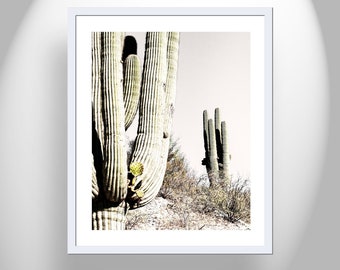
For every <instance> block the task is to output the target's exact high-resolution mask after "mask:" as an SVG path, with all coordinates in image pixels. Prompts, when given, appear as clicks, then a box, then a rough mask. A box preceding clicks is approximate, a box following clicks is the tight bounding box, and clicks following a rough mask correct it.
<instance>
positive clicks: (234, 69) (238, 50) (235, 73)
mask: <svg viewBox="0 0 340 270" xmlns="http://www.w3.org/2000/svg"><path fill="white" fill-rule="evenodd" d="M126 34H132V35H134V36H135V37H136V39H137V42H138V55H139V56H140V57H141V60H142V59H143V50H144V34H142V33H137V34H136V33H126ZM177 76H178V77H177V93H176V103H175V114H174V119H173V135H174V137H175V138H177V139H179V143H180V146H181V150H182V152H183V153H184V154H185V156H186V158H187V160H188V162H189V164H190V166H191V167H192V168H193V169H194V170H195V171H196V173H197V174H198V175H201V174H204V173H206V170H205V167H204V166H202V165H201V160H202V159H203V157H204V145H203V127H202V122H203V120H202V117H203V116H202V114H203V110H205V109H207V110H208V114H209V118H213V117H214V109H215V108H216V107H219V108H220V113H221V121H226V124H227V132H228V140H229V150H230V154H231V156H232V159H231V163H230V172H231V173H232V174H233V175H235V176H237V175H242V176H244V177H249V174H250V33H248V32H244V33H237V32H233V33H231V32H228V33H213V32H209V33H200V32H195V33H181V34H180V49H179V63H178V75H177ZM136 119H137V117H136ZM135 122H137V121H135ZM135 134H136V123H135V124H134V125H133V126H132V127H130V129H129V130H128V135H129V137H130V138H133V137H134V136H135Z"/></svg>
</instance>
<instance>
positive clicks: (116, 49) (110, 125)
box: [102, 33, 127, 202]
mask: <svg viewBox="0 0 340 270" xmlns="http://www.w3.org/2000/svg"><path fill="white" fill-rule="evenodd" d="M103 38H104V44H105V46H104V48H102V49H103V72H102V73H103V87H102V90H103V114H104V116H103V124H104V147H103V157H104V164H103V165H104V167H103V172H104V175H103V188H104V192H105V195H106V198H107V199H108V200H109V201H112V202H120V201H122V200H123V199H124V198H125V195H126V192H127V191H126V188H127V168H126V158H127V154H126V149H125V127H124V125H125V124H124V123H125V121H124V119H125V113H124V101H123V75H122V74H123V72H122V63H121V52H122V47H121V44H122V41H121V33H103Z"/></svg>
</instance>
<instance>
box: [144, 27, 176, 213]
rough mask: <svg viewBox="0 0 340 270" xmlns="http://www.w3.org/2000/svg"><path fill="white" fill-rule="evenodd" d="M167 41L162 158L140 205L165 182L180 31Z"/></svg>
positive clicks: (155, 193) (156, 192) (172, 34)
mask: <svg viewBox="0 0 340 270" xmlns="http://www.w3.org/2000/svg"><path fill="white" fill-rule="evenodd" d="M167 38H168V43H167V55H166V59H167V77H166V85H165V103H164V107H163V108H164V109H163V111H164V120H163V136H162V139H161V152H160V160H159V162H158V169H157V170H156V173H155V175H154V177H153V179H154V180H153V181H149V182H146V184H149V185H145V186H144V190H145V191H144V193H145V197H142V198H141V201H140V202H139V204H140V206H143V205H145V204H146V203H148V202H149V201H150V200H152V199H153V198H154V197H156V195H157V194H158V192H159V189H160V188H161V185H162V183H163V178H164V174H165V170H166V165H167V158H168V149H169V144H170V134H171V128H172V119H173V114H174V108H175V107H174V104H175V99H176V80H177V62H178V55H179V33H178V32H169V33H168V37H167Z"/></svg>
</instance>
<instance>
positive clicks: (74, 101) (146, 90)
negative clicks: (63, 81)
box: [68, 7, 272, 254]
mask: <svg viewBox="0 0 340 270" xmlns="http://www.w3.org/2000/svg"><path fill="white" fill-rule="evenodd" d="M68 253H69V254H150V253H151V254H250V253H251V254H271V253H272V8H270V7H265V8H71V9H69V40H68Z"/></svg>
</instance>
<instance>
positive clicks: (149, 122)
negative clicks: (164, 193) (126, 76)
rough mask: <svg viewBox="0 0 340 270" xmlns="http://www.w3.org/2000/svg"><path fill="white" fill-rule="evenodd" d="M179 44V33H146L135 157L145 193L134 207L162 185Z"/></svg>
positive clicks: (154, 194) (151, 197)
mask: <svg viewBox="0 0 340 270" xmlns="http://www.w3.org/2000/svg"><path fill="white" fill-rule="evenodd" d="M178 47H179V33H170V34H168V33H148V34H147V38H146V54H145V60H144V63H145V64H144V71H145V72H144V73H143V79H142V93H141V106H140V114H141V117H140V123H139V128H138V135H137V139H136V146H135V151H134V153H133V157H132V161H137V162H141V163H142V164H143V165H144V168H145V172H144V173H143V175H141V177H140V181H142V185H141V187H140V190H141V191H142V192H143V193H142V194H143V195H144V196H143V197H142V198H140V200H139V202H138V204H136V203H132V204H131V207H132V208H135V207H138V206H143V205H145V204H147V203H149V202H150V201H151V200H152V199H153V198H154V197H155V196H156V195H157V193H158V191H159V188H160V187H161V185H162V181H163V177H164V173H165V168H166V158H167V154H168V146H169V139H170V136H169V134H170V129H171V119H172V113H169V112H172V111H173V107H174V105H173V104H174V100H175V93H174V92H175V88H176V87H175V80H176V74H177V58H178ZM155 48H157V49H155ZM143 82H144V83H143ZM151 82H154V83H151Z"/></svg>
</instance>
